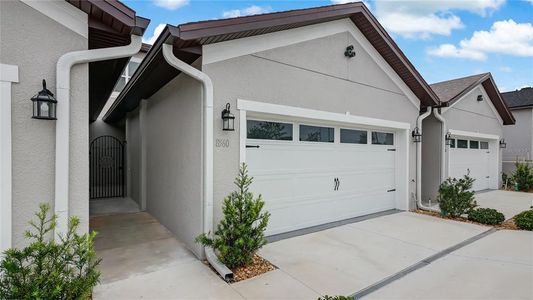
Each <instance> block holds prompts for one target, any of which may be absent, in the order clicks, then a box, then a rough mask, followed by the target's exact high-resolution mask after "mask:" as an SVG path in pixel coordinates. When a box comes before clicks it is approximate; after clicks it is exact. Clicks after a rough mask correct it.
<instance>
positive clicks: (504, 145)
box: [500, 139, 507, 149]
mask: <svg viewBox="0 0 533 300" xmlns="http://www.w3.org/2000/svg"><path fill="white" fill-rule="evenodd" d="M500 148H501V149H505V148H507V143H506V142H505V139H501V140H500Z"/></svg>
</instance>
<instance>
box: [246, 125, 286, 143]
mask: <svg viewBox="0 0 533 300" xmlns="http://www.w3.org/2000/svg"><path fill="white" fill-rule="evenodd" d="M246 126H247V129H248V132H247V137H248V138H249V139H258V140H281V141H292V124H289V123H280V122H268V121H256V120H248V121H247V122H246Z"/></svg>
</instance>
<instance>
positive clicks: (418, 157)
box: [416, 106, 440, 213]
mask: <svg viewBox="0 0 533 300" xmlns="http://www.w3.org/2000/svg"><path fill="white" fill-rule="evenodd" d="M431 110H432V107H431V106H430V107H428V111H426V112H425V113H423V114H421V115H419V116H418V118H417V119H416V126H417V127H418V130H419V131H420V133H422V121H423V120H424V119H425V118H427V117H428V116H429V115H430V114H431ZM423 141H424V136H422V142H423ZM422 142H421V143H416V205H417V207H418V208H419V209H422V210H427V211H432V212H438V213H440V210H438V209H435V208H432V207H429V206H425V205H424V204H423V203H422Z"/></svg>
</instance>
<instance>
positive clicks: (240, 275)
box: [231, 254, 276, 282]
mask: <svg viewBox="0 0 533 300" xmlns="http://www.w3.org/2000/svg"><path fill="white" fill-rule="evenodd" d="M275 269H276V266H274V265H273V264H271V263H270V262H269V261H268V260H266V259H264V258H262V257H261V256H259V255H257V254H255V255H254V258H253V262H252V263H251V264H250V265H248V266H244V267H237V268H234V269H232V270H231V271H232V272H233V279H234V282H239V281H241V280H246V279H250V278H253V277H255V276H259V275H261V274H264V273H266V272H269V271H273V270H275Z"/></svg>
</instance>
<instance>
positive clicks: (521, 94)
mask: <svg viewBox="0 0 533 300" xmlns="http://www.w3.org/2000/svg"><path fill="white" fill-rule="evenodd" d="M502 96H503V100H505V102H506V103H507V106H509V108H510V109H518V108H526V107H533V87H525V88H522V89H520V90H518V91H512V92H506V93H502Z"/></svg>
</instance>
